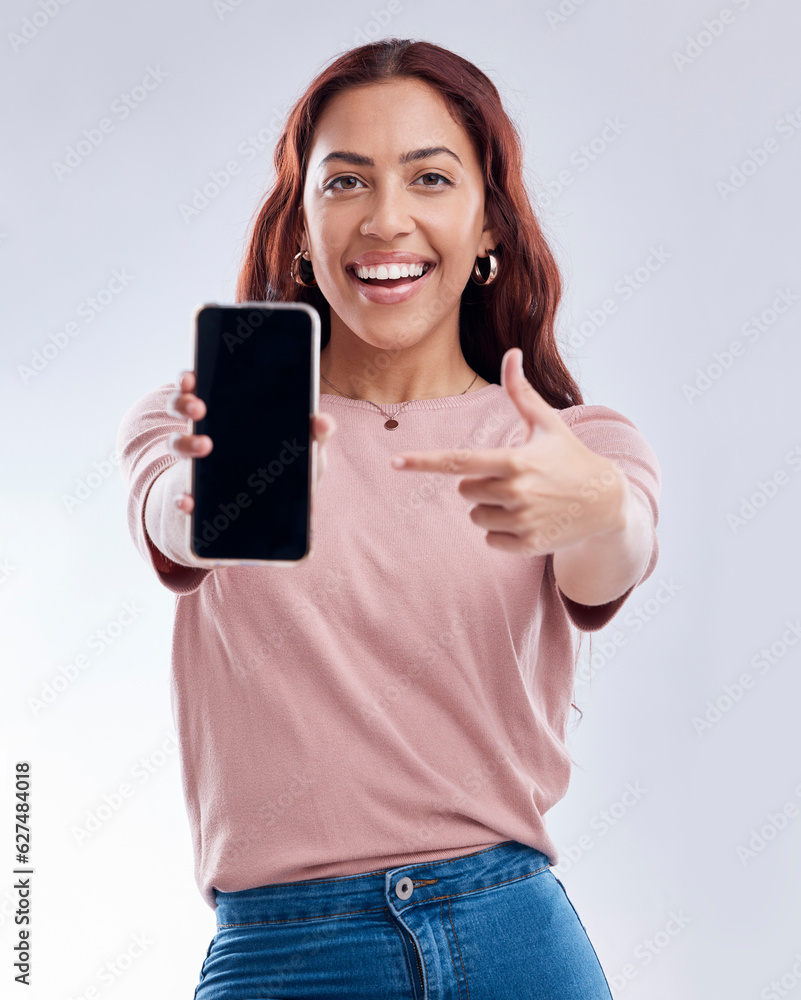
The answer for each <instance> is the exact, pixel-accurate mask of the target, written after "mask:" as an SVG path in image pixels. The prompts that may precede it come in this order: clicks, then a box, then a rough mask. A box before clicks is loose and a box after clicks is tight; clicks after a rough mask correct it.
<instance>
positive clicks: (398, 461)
mask: <svg viewBox="0 0 801 1000" xmlns="http://www.w3.org/2000/svg"><path fill="white" fill-rule="evenodd" d="M392 465H394V466H395V468H396V469H402V468H403V467H404V465H406V459H405V458H401V457H400V455H395V456H394V457H393V459H392Z"/></svg>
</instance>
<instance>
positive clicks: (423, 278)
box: [347, 262, 437, 305]
mask: <svg viewBox="0 0 801 1000" xmlns="http://www.w3.org/2000/svg"><path fill="white" fill-rule="evenodd" d="M436 266H437V265H436V264H430V263H428V262H426V263H420V264H387V265H384V264H378V265H374V266H370V267H361V266H360V267H349V268H348V269H347V271H348V276H349V277H350V279H351V281H352V282H353V283H354V284H355V285H356V287H357V288H358V289H359V291H360V292H361V294H362V295H363V296H364V297H365V298H366V299H368V300H369V301H370V302H379V303H383V304H385V305H389V304H393V303H395V302H405V301H406V299H410V298H411V297H412V296H413V295H416V294H417V293H418V292H419V291H420V290H421V288H422V286H423V285H425V284H426V283H427V282H428V278H429V275H430V274H431V272H432V271H433V270H434V268H435V267H436ZM390 275H391V277H390Z"/></svg>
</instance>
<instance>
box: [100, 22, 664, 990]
mask: <svg viewBox="0 0 801 1000" xmlns="http://www.w3.org/2000/svg"><path fill="white" fill-rule="evenodd" d="M275 167H276V180H275V184H274V186H273V189H272V190H271V191H270V192H269V193H268V195H267V198H266V200H265V202H264V204H263V206H262V207H261V209H260V211H259V212H258V213H257V216H256V219H255V222H254V226H253V231H252V234H251V238H250V241H249V245H248V248H247V252H246V255H245V260H244V264H243V267H242V270H241V273H240V276H239V283H238V288H237V299H238V301H240V302H242V301H260V300H267V301H274V300H280V301H304V302H307V303H310V304H311V305H313V306H315V307H316V308H317V309H318V311H319V313H320V315H321V318H322V320H323V338H322V343H321V357H320V372H321V382H322V384H321V386H320V398H321V401H322V403H323V406H324V410H325V412H323V413H317V414H314V415H313V416H312V428H313V433H314V435H315V439H316V442H317V444H318V446H319V451H318V454H319V455H320V466H321V468H323V469H325V461H324V460H325V455H326V452H327V453H328V455H329V461H330V464H331V468H330V470H328V471H325V475H324V477H323V478H322V480H321V483H320V486H319V488H318V492H317V495H316V498H315V515H314V516H315V551H314V557H313V558H311V559H308V560H305V561H304V562H303V563H301V564H299V565H297V566H295V567H292V568H285V569H276V568H274V567H269V566H262V567H248V566H224V567H217V568H214V569H209V568H205V567H199V566H197V565H194V564H193V562H192V559H191V557H190V556H189V554H188V553H187V551H186V549H185V548H183V547H182V545H184V544H185V543H184V542H183V541H182V540H183V539H185V535H186V532H185V527H186V522H185V518H186V517H187V516H188V514H189V513H190V512H191V510H192V508H193V503H194V501H193V498H192V496H191V495H189V494H181V492H180V489H182V488H183V487H181V486H180V485H179V484H180V483H181V482H182V481H183V480H182V477H181V474H180V473H181V465H182V462H181V459H186V458H189V457H192V456H194V457H202V456H205V455H207V454H208V453H209V450H210V447H211V443H210V442H209V441H208V440H205V441H204V440H203V438H202V436H200V437H198V436H193V435H187V434H186V433H185V431H186V420H187V418H189V417H192V418H197V417H201V418H202V416H203V415H204V413H205V406H206V404H205V402H204V401H203V400H201V399H199V398H198V397H197V396H195V395H194V394H193V390H194V388H195V380H194V373H192V372H188V373H185V374H184V375H183V376H182V377H181V379H180V385H179V387H178V389H179V391H178V392H176V391H175V389H176V387H175V386H174V385H171V384H169V383H168V384H166V385H162V386H161V387H160V388H159V389H157V390H155V391H154V392H152V393H149V394H148V395H147V396H145V397H144V398H143V399H142V400H140V401H139V402H138V403H136V404H135V405H134V406H133V407H132V408H131V410H130V411H129V413H128V414H127V415H126V417H125V419H124V421H123V424H122V425H121V427H120V431H119V434H118V449H119V452H120V455H121V463H120V464H121V468H122V472H123V475H124V477H125V480H126V482H127V483H128V485H129V493H130V496H129V504H128V518H129V526H130V530H131V534H132V536H133V538H134V540H135V542H136V544H137V546H138V547H139V550H140V552H141V554H142V556H143V557H144V558H145V559H146V560H147V561H148V562H149V564H150V565H151V567H152V568H153V570H154V572H155V573H156V575H157V577H158V579H159V580H160V582H161V583H162V584H164V586H165V587H167V588H168V589H169V590H171V591H172V592H173V593H175V594H177V595H178V596H179V600H178V601H177V602H176V619H175V633H174V639H173V679H172V692H173V699H174V702H173V708H174V712H175V718H176V724H177V726H178V734H179V740H180V744H181V767H182V776H183V784H184V790H185V794H186V797H187V808H188V812H189V816H190V820H191V825H192V832H193V842H194V847H195V875H196V879H197V883H198V886H199V888H200V889H201V892H202V893H203V895H204V898H205V899H206V901H207V902H208V903H209V905H210V906H211V907H213V908H214V909H215V911H216V918H217V932H216V934H215V935H214V937H213V939H212V941H211V943H210V945H209V948H208V952H207V954H206V957H205V960H204V961H203V965H202V968H201V973H200V981H199V983H198V986H197V989H196V992H195V1000H217V998H225V1000H244V998H249V1000H250V998H253V997H256V996H259V997H274V996H275V997H277V996H292V997H298V998H301V997H309V998H312V997H313V998H315V1000H321V998H334V997H348V998H349V1000H367V998H371V1000H372V998H376V997H381V998H383V1000H395V998H398V1000H400V998H409V997H413V998H421V1000H422V998H427V997H433V996H441V997H453V998H454V1000H456V998H459V997H467V996H469V997H471V998H472V1000H490V998H492V1000H511V998H513V997H514V998H515V1000H523V998H531V1000H599V998H605V1000H608V998H609V997H610V992H609V987H608V985H607V982H606V979H605V976H604V973H603V970H602V967H601V964H600V962H599V960H598V958H597V956H596V954H595V951H594V949H593V946H592V944H591V943H590V940H589V937H588V935H587V933H586V931H585V929H584V926H583V924H582V923H581V920H580V919H579V917H578V915H577V913H576V911H575V909H574V908H573V906H572V903H571V901H570V899H569V898H568V896H567V893H566V891H565V889H564V887H563V886H562V884H561V882H559V880H558V879H557V878H556V877H555V875H554V874H553V872H552V870H551V866H552V865H554V864H556V863H557V862H558V860H559V854H558V851H557V847H556V844H555V843H554V842H553V840H552V839H551V837H550V835H549V833H548V830H547V827H546V823H545V815H546V813H547V812H548V810H549V809H550V808H551V807H552V806H553V805H554V804H555V803H556V802H558V801H559V800H560V799H561V798H562V797H563V796H564V794H565V792H566V791H567V787H568V782H569V777H570V769H571V758H570V752H569V748H568V745H567V723H568V719H569V714H570V708H571V705H572V700H571V699H572V697H573V691H574V683H575V668H576V663H577V655H576V648H575V644H574V641H573V640H574V633H573V631H571V626H574V627H575V629H577V630H578V631H579V632H590V633H591V632H593V631H597V630H598V629H600V628H602V627H603V626H604V625H606V624H607V623H608V622H609V621H611V619H612V618H613V617H614V616H615V615H616V614H617V613H618V611H619V610H620V609H621V607H622V606H623V605H624V603H625V602H626V600H627V599H628V597H629V595H630V594H631V593H632V591H633V590H634V588H635V587H636V586H637V585H639V584H640V583H642V582H643V581H644V580H646V579H647V578H648V577H649V576H650V574H651V573H652V572H653V570H654V568H655V565H656V561H657V558H658V554H659V546H658V539H657V536H656V524H657V519H658V499H659V490H660V471H659V464H658V461H657V459H656V456H655V455H654V453H653V451H652V450H651V448H650V447H649V445H648V443H647V442H646V441H645V439H644V438H643V437H642V435H641V434H640V433H639V431H638V430H637V428H636V426H635V425H634V424H633V423H632V422H631V421H630V420H629V419H628V418H627V417H625V416H623V414H621V413H618V412H617V411H615V410H613V409H611V408H609V407H606V406H601V405H585V404H584V403H583V400H582V397H581V393H580V391H579V388H578V386H577V385H576V383H575V382H574V380H573V379H572V377H571V375H570V373H569V371H568V370H567V368H566V366H565V364H564V363H563V361H562V359H561V356H560V353H559V350H558V347H557V344H556V338H555V333H554V323H555V315H556V310H557V307H558V304H559V297H560V280H559V273H558V270H557V267H556V264H555V262H554V258H553V256H552V254H551V252H550V250H549V248H548V245H547V243H546V241H545V239H544V237H543V234H542V231H541V229H540V226H539V223H538V222H537V219H536V217H535V215H534V212H533V210H532V207H531V204H530V202H529V199H528V196H527V194H526V189H525V186H524V183H523V162H522V154H521V144H520V140H519V137H518V135H517V133H516V131H515V129H514V127H513V125H512V123H511V121H510V120H509V118H508V116H507V114H506V112H505V111H504V109H503V106H502V104H501V100H500V97H499V95H498V92H497V90H496V88H495V87H494V85H493V84H492V82H491V81H490V80H489V79H488V78H487V76H486V75H485V74H484V73H482V72H481V70H479V69H478V68H477V67H475V66H474V65H473V64H471V63H470V62H468V61H467V60H465V59H463V58H462V57H461V56H458V55H456V54H455V53H453V52H450V51H448V50H447V49H444V48H441V47H439V46H436V45H432V44H430V43H428V42H413V41H408V40H404V39H387V40H385V41H381V42H375V43H373V44H370V45H365V46H362V47H361V48H358V49H354V50H352V51H349V52H346V53H345V54H343V55H342V56H340V57H339V58H338V59H336V60H335V61H334V62H333V63H332V64H331V65H330V66H328V67H327V68H326V69H325V70H323V72H322V73H321V74H320V75H319V76H318V77H317V78H316V79H315V80H314V81H312V83H311V84H310V86H309V87H308V89H307V91H306V92H305V94H304V95H303V96H302V97H301V98H300V100H299V101H298V103H297V104H296V106H295V107H294V108H293V109H292V111H291V112H290V114H289V116H288V118H287V122H286V125H285V128H284V131H283V132H282V134H281V136H280V138H279V140H278V142H277V145H276V149H275ZM376 411H378V412H376ZM173 438H174V439H175V442H176V443H175V446H174V451H171V445H170V441H171V440H172V439H173ZM398 452H401V453H402V455H398V454H397V453H398ZM393 456H395V457H396V458H397V457H402V458H404V459H405V462H402V463H395V464H391V463H392V459H393Z"/></svg>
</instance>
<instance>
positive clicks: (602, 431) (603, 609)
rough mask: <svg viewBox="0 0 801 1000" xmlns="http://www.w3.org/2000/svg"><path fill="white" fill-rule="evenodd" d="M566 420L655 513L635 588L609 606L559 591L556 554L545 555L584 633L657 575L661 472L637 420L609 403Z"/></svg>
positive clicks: (580, 409) (569, 413)
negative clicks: (580, 600) (612, 464)
mask: <svg viewBox="0 0 801 1000" xmlns="http://www.w3.org/2000/svg"><path fill="white" fill-rule="evenodd" d="M563 418H564V420H565V423H566V424H567V426H568V427H569V428H570V430H571V431H572V432H573V433H574V434H575V435H576V437H577V438H578V439H579V440H580V441H581V442H582V444H584V445H586V447H587V448H589V449H590V450H591V451H594V452H595V453H596V454H598V455H604V456H605V457H607V458H610V459H613V460H614V461H615V462H617V464H618V465H619V466H620V467H621V469H622V470H623V472H624V473H625V475H626V477H627V479H628V481H629V483H630V484H631V487H632V489H633V490H634V491H635V492H636V493H638V494H639V495H640V496H641V497H642V498H643V499H644V500H645V502H646V504H647V505H648V507H649V508H650V511H651V515H652V517H653V538H652V542H651V556H650V559H649V560H648V564H647V565H646V567H645V570H644V571H643V574H642V576H641V577H640V579H639V580H638V581H637V582H636V583H634V584H632V586H631V587H629V589H628V590H627V591H626V593H625V594H622V595H621V596H620V597H618V598H616V599H615V600H614V601H609V602H608V603H606V604H597V605H588V604H579V603H578V602H576V601H573V600H571V599H570V598H569V597H567V596H566V595H565V594H563V593H562V591H561V590H560V589H559V586H558V584H556V580H555V577H554V573H553V553H550V554H549V555H548V557H547V560H548V565H547V572H548V573H549V574H550V576H551V577H552V578H553V579H554V586H555V587H556V592H557V594H558V596H559V601H560V602H561V604H562V607H563V608H564V609H565V611H566V612H567V615H568V618H569V619H570V621H571V622H572V623H573V624H574V625H575V626H576V628H578V629H579V630H580V631H582V632H597V631H598V630H599V629H602V628H603V627H604V626H605V625H608V624H609V622H610V621H611V620H612V619H613V618H614V617H615V615H616V614H617V613H618V611H620V609H621V608H622V607H623V605H624V604H625V603H626V601H627V600H628V598H629V597H630V596H631V594H632V592H633V591H634V589H635V587H639V586H640V584H641V583H644V582H645V581H646V580H647V579H648V577H649V576H650V575H651V574H652V573H653V571H654V569H655V567H656V564H657V561H658V560H659V538H658V536H657V533H656V526H657V524H658V522H659V497H660V492H661V487H662V474H661V469H660V467H659V461H658V459H657V457H656V454H655V452H654V451H653V449H652V448H651V446H650V445H649V444H648V442H647V441H646V440H645V438H644V437H643V435H642V434H641V433H640V431H639V430H638V429H637V427H636V426H635V424H634V423H632V421H631V420H629V419H628V418H627V417H624V416H623V414H622V413H618V411H617V410H613V409H612V408H611V407H608V406H601V405H595V404H583V405H581V406H573V407H570V409H569V410H565V411H563Z"/></svg>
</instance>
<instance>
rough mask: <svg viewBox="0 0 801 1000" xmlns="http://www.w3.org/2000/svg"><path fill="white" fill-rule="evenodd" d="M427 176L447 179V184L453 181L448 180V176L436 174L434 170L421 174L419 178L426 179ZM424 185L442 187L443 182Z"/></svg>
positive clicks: (442, 179) (424, 185)
mask: <svg viewBox="0 0 801 1000" xmlns="http://www.w3.org/2000/svg"><path fill="white" fill-rule="evenodd" d="M425 177H439V179H440V180H441V181H445V183H446V184H450V183H451V182H450V181H449V180H448V178H447V177H443V176H442V174H435V173H433V172H430V173H427V174H422V175H421V176H420V177H419V178H418V180H423V179H424V178H425ZM423 187H442V185H441V184H423Z"/></svg>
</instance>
